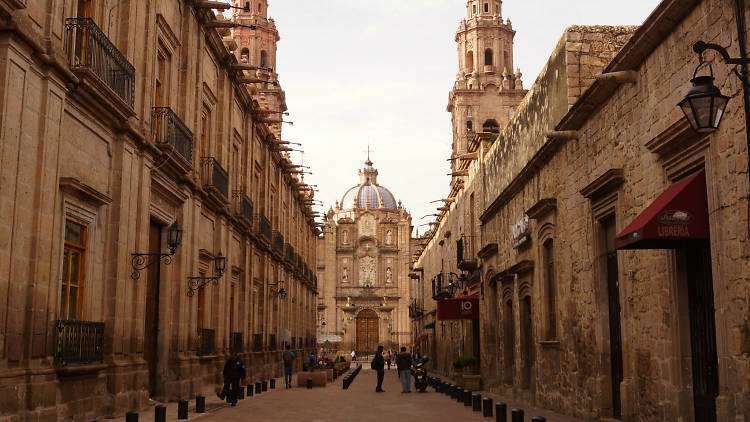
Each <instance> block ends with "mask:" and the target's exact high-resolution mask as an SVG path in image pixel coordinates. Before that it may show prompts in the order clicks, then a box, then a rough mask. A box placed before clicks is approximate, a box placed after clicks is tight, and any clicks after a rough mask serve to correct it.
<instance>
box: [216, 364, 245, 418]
mask: <svg viewBox="0 0 750 422" xmlns="http://www.w3.org/2000/svg"><path fill="white" fill-rule="evenodd" d="M222 375H224V389H223V390H221V392H220V393H216V395H217V396H219V398H220V399H222V400H224V398H225V397H226V399H227V401H228V402H230V403H232V406H236V405H237V395H238V392H239V390H240V380H241V379H244V378H245V376H246V373H245V364H243V363H242V360H241V359H240V358H238V357H237V354H236V353H232V355H231V356H230V357H229V359H227V362H226V363H225V364H224V371H223V372H222ZM230 387H231V390H230Z"/></svg>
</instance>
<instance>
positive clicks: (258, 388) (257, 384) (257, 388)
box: [255, 381, 262, 394]
mask: <svg viewBox="0 0 750 422" xmlns="http://www.w3.org/2000/svg"><path fill="white" fill-rule="evenodd" d="M261 389H262V384H261V383H260V381H258V382H256V383H255V394H260V390H261Z"/></svg>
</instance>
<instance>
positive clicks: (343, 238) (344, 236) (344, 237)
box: [341, 230, 349, 245]
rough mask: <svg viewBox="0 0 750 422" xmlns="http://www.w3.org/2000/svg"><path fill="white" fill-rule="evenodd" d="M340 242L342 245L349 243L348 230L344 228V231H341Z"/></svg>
mask: <svg viewBox="0 0 750 422" xmlns="http://www.w3.org/2000/svg"><path fill="white" fill-rule="evenodd" d="M341 243H343V244H344V245H346V244H347V243H349V230H344V232H343V233H341Z"/></svg>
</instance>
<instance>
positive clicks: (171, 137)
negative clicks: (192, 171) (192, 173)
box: [151, 107, 193, 166]
mask: <svg viewBox="0 0 750 422" xmlns="http://www.w3.org/2000/svg"><path fill="white" fill-rule="evenodd" d="M151 139H153V141H154V143H155V144H156V146H158V147H160V148H164V147H166V148H171V149H173V150H174V151H176V152H177V154H179V156H180V157H182V158H184V159H185V161H186V162H187V163H188V164H190V165H191V166H192V163H193V132H191V131H190V129H188V128H187V126H185V123H183V122H182V120H180V118H179V117H177V115H176V114H175V113H174V111H172V109H171V108H169V107H154V108H152V109H151Z"/></svg>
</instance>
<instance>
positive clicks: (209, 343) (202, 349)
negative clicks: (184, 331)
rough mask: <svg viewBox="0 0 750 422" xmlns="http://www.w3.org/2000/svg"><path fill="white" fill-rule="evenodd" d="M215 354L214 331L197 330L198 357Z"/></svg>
mask: <svg viewBox="0 0 750 422" xmlns="http://www.w3.org/2000/svg"><path fill="white" fill-rule="evenodd" d="M215 354H216V331H215V330H209V329H207V328H199V329H198V355H200V356H208V355H215Z"/></svg>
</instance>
